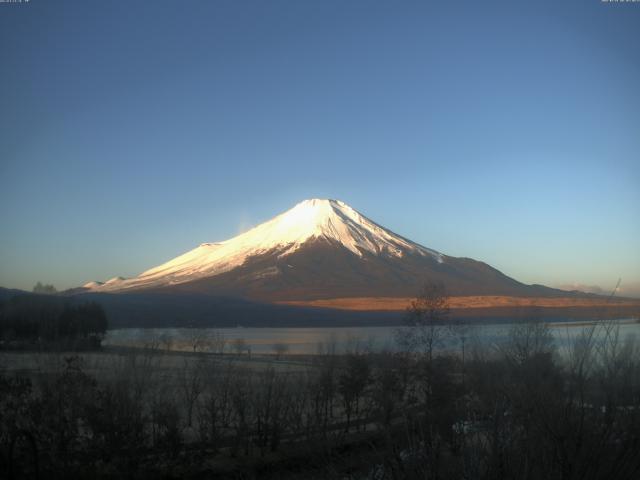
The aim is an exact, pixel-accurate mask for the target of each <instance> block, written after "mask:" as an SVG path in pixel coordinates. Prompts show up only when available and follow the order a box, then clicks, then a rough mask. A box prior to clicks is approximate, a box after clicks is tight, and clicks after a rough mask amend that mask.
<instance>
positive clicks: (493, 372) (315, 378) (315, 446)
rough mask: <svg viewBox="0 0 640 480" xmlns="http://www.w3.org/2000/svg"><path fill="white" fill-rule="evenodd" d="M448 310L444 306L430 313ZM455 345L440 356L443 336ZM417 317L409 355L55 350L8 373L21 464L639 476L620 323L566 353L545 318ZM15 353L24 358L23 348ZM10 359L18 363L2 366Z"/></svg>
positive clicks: (634, 352)
mask: <svg viewBox="0 0 640 480" xmlns="http://www.w3.org/2000/svg"><path fill="white" fill-rule="evenodd" d="M436 313H437V312H436ZM445 334H446V335H456V336H457V338H458V345H459V347H460V351H459V352H458V353H457V354H455V355H453V354H452V355H446V356H445V355H437V354H436V353H437V351H436V349H437V345H438V342H439V341H440V339H441V338H442V336H443V335H445ZM469 337H470V336H469V334H468V331H467V330H466V329H465V327H464V326H457V327H455V328H454V329H451V328H446V329H445V328H444V327H442V326H438V325H434V324H431V323H428V322H426V323H424V322H423V323H419V322H418V323H415V324H414V326H413V327H410V328H407V329H406V330H404V331H403V333H402V334H400V335H399V340H401V341H403V342H405V346H406V347H407V351H405V352H404V353H373V352H368V351H359V350H358V349H357V348H354V349H353V350H352V351H350V352H349V353H347V354H344V355H338V354H336V353H335V349H334V348H333V346H332V345H331V344H326V345H324V347H323V348H322V350H321V351H320V352H319V354H318V355H316V356H314V357H312V358H308V359H307V360H308V362H306V363H303V362H301V361H299V360H295V361H292V358H287V357H284V358H282V359H281V360H276V358H275V357H274V358H272V359H270V361H268V362H267V361H265V362H262V363H261V364H260V365H261V366H260V368H256V366H255V365H254V366H250V365H248V363H247V362H246V361H241V360H240V359H241V358H243V357H241V356H238V355H228V354H227V355H219V354H204V353H200V352H198V351H196V352H195V353H189V354H187V353H180V354H177V353H173V352H171V351H170V350H169V349H167V348H163V345H162V343H156V344H153V345H150V346H149V348H147V349H146V350H140V351H138V352H137V353H135V352H129V353H126V354H122V355H119V356H117V358H118V361H114V362H113V364H112V365H111V366H110V367H109V368H107V369H103V370H96V369H95V368H92V364H91V358H92V357H91V355H94V356H95V355H99V354H83V355H73V354H65V353H60V354H57V355H54V354H47V355H48V360H47V362H46V368H43V369H30V370H27V371H21V370H19V369H12V370H10V371H9V370H7V371H5V373H4V374H3V375H2V376H1V377H0V448H1V450H0V451H1V452H2V456H1V457H0V462H1V465H0V468H2V470H1V471H2V472H6V474H7V475H8V476H9V477H10V478H36V477H38V478H87V477H92V478H120V477H125V476H126V477H128V478H156V477H158V476H163V477H164V478H183V477H187V478H188V477H191V478H199V477H201V476H206V475H209V476H210V475H212V474H215V475H216V478H301V477H304V478H354V479H360V478H362V479H368V478H371V479H387V478H392V479H396V478H428V479H431V478H434V479H435V478H443V479H444V478H446V479H449V478H452V479H458V478H459V479H466V478H479V479H494V478H518V479H520V478H530V479H554V478H557V479H573V478H576V479H578V478H580V479H583V478H594V479H596V478H619V479H623V478H630V479H631V478H637V477H638V475H639V474H640V454H639V453H638V452H639V450H638V447H639V446H640V410H639V409H638V405H640V403H639V401H640V354H639V353H640V352H639V351H638V349H637V346H636V344H635V343H634V342H633V341H632V340H631V339H627V340H624V341H623V340H622V339H621V338H620V337H619V335H618V332H617V327H616V325H615V324H611V323H601V324H598V325H594V326H593V327H592V328H591V329H586V330H585V331H584V333H583V334H582V336H580V337H579V338H578V339H576V340H575V341H573V342H572V344H571V346H570V347H569V348H568V349H567V350H566V351H563V352H558V351H556V349H555V348H554V344H553V341H552V339H551V336H550V334H549V331H548V328H547V327H546V325H545V324H542V323H536V322H533V323H528V324H522V325H520V326H518V327H515V328H514V329H513V330H512V331H511V334H510V337H509V340H508V342H506V343H504V344H502V345H499V346H493V347H482V346H481V345H479V344H475V343H474V342H473V341H471V340H470V339H469ZM12 361H14V360H12ZM4 366H5V367H7V365H4Z"/></svg>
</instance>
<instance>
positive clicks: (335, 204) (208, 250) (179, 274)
mask: <svg viewBox="0 0 640 480" xmlns="http://www.w3.org/2000/svg"><path fill="white" fill-rule="evenodd" d="M316 239H320V240H329V241H333V242H336V243H338V244H340V245H342V246H343V247H344V248H346V249H347V250H349V251H350V252H352V253H353V254H355V255H357V256H363V254H365V253H367V254H373V255H376V256H389V257H396V258H401V257H403V256H404V255H406V254H417V255H419V256H431V257H433V258H435V259H436V260H437V261H438V262H440V263H441V262H442V261H443V258H444V257H443V256H442V255H441V254H440V253H439V252H436V251H435V250H431V249H428V248H425V247H423V246H421V245H418V244H416V243H414V242H411V241H410V240H407V239H405V238H403V237H401V236H399V235H396V234H395V233H393V232H391V231H389V230H387V229H385V228H383V227H381V226H380V225H378V224H376V223H375V222H373V221H371V220H369V219H368V218H367V217H365V216H364V215H361V214H360V213H358V212H357V211H356V210H354V209H353V208H351V207H350V206H349V205H347V204H346V203H344V202H341V201H339V200H325V199H312V200H305V201H303V202H301V203H299V204H297V205H296V206H295V207H293V208H292V209H290V210H288V211H286V212H285V213H283V214H281V215H278V216H277V217H275V218H273V219H272V220H269V221H267V222H265V223H262V224H261V225H258V226H257V227H254V228H252V229H251V230H249V231H247V232H245V233H243V234H241V235H238V236H236V237H234V238H231V239H230V240H226V241H224V242H219V243H203V244H201V245H200V246H199V247H197V248H195V249H193V250H191V251H189V252H187V253H185V254H183V255H180V256H178V257H176V258H174V259H173V260H170V261H168V262H166V263H164V264H162V265H160V266H157V267H154V268H152V269H150V270H147V271H145V272H143V273H141V274H140V275H139V276H137V277H135V278H131V279H124V278H122V277H115V278H113V279H111V280H109V281H107V282H106V283H104V284H100V282H91V283H89V284H86V285H85V288H88V289H90V290H92V291H123V290H129V289H138V288H148V287H156V286H167V285H175V284H181V283H185V282H190V281H192V280H196V279H199V278H204V277H212V276H215V275H219V274H221V273H224V272H228V271H230V270H232V269H234V268H236V267H239V266H241V265H243V264H244V263H245V261H246V260H247V259H249V258H251V257H255V256H258V255H261V254H265V253H276V254H277V256H278V257H279V258H281V257H285V256H287V255H290V254H292V253H294V252H296V251H297V250H298V249H300V247H301V246H302V245H304V244H305V243H307V242H309V241H312V240H316Z"/></svg>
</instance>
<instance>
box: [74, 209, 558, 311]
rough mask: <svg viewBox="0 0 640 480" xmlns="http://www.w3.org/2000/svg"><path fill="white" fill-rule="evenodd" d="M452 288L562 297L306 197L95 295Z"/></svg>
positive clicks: (323, 294) (92, 287)
mask: <svg viewBox="0 0 640 480" xmlns="http://www.w3.org/2000/svg"><path fill="white" fill-rule="evenodd" d="M427 280H428V281H436V282H441V283H443V284H444V285H445V287H446V288H447V290H448V291H449V292H450V293H451V294H452V295H458V296H462V295H507V296H520V297H531V296H559V295H566V294H567V292H563V291H560V290H555V289H551V288H547V287H543V286H540V285H525V284H523V283H520V282H518V281H516V280H514V279H512V278H510V277H508V276H506V275H504V274H503V273H501V272H500V271H498V270H496V269H495V268H493V267H491V266H489V265H487V264H486V263H483V262H479V261H476V260H473V259H470V258H457V257H450V256H447V255H444V254H442V253H440V252H437V251H435V250H432V249H430V248H427V247H424V246H422V245H419V244H417V243H415V242H412V241H410V240H408V239H406V238H404V237H401V236H400V235H397V234H395V233H393V232H392V231H390V230H388V229H386V228H384V227H382V226H380V225H378V224H377V223H375V222H374V221H372V220H370V219H369V218H367V217H365V216H364V215H362V214H361V213H359V212H358V211H356V210H355V209H353V208H352V207H350V206H349V205H347V204H346V203H344V202H341V201H339V200H325V199H312V200H305V201H303V202H301V203H299V204H297V205H296V206H294V207H293V208H291V209H290V210H288V211H286V212H284V213H283V214H281V215H278V216H276V217H275V218H273V219H272V220H269V221H267V222H265V223H263V224H261V225H258V226H257V227H254V228H252V229H251V230H249V231H247V232H245V233H243V234H241V235H238V236H236V237H234V238H231V239H230V240H226V241H224V242H218V243H203V244H201V245H200V246H198V247H196V248H194V249H193V250H191V251H189V252H187V253H185V254H183V255H180V256H178V257H176V258H174V259H173V260H170V261H168V262H166V263H164V264H162V265H159V266H157V267H154V268H151V269H149V270H147V271H145V272H143V273H141V274H140V275H138V276H137V277H135V278H129V279H125V278H122V277H115V278H113V279H111V280H108V281H107V282H104V283H102V282H90V283H88V284H86V285H85V287H84V288H85V289H86V290H87V291H91V292H113V293H127V292H139V291H153V292H163V293H170V292H176V293H178V292H183V293H185V292H186V293H198V294H211V295H225V296H234V297H242V298H247V299H252V300H260V301H300V300H319V299H334V298H352V297H410V296H412V295H414V294H415V293H416V291H417V290H418V289H419V288H420V286H421V285H422V284H424V282H425V281H427Z"/></svg>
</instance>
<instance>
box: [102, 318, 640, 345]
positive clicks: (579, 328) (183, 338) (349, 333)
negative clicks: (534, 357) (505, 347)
mask: <svg viewBox="0 0 640 480" xmlns="http://www.w3.org/2000/svg"><path fill="white" fill-rule="evenodd" d="M615 324H616V325H617V327H618V328H619V335H620V337H621V338H622V339H626V338H631V337H636V336H638V334H640V323H639V321H638V320H637V319H631V318H629V319H623V320H617V321H616V322H615ZM591 325H593V322H579V323H578V322H573V323H572V322H561V323H550V324H549V326H550V329H551V333H552V334H553V337H554V338H555V340H556V343H557V345H558V347H559V348H562V347H564V346H567V345H568V344H569V343H570V342H571V340H572V339H574V338H575V337H576V336H578V335H580V334H581V333H582V332H583V331H584V329H585V328H590V326H591ZM512 326H513V324H508V323H501V324H493V325H491V324H489V325H487V324H484V325H473V326H469V328H468V331H467V333H466V337H467V338H468V339H469V343H471V342H479V343H481V344H484V345H493V344H500V343H501V342H504V341H505V340H506V339H507V337H508V334H509V331H510V329H511V328H512ZM396 330H397V327H327V328H202V329H189V328H147V329H142V328H131V329H117V330H109V331H108V332H107V335H106V337H105V340H104V342H103V344H104V345H105V346H125V347H142V346H145V345H149V344H152V343H157V344H159V346H160V347H161V348H162V345H164V344H165V342H167V343H169V342H170V344H171V349H173V350H185V351H188V350H191V349H192V348H193V347H192V340H193V338H198V339H199V340H201V341H202V342H201V346H200V348H199V349H201V350H204V351H206V350H211V349H212V348H215V347H213V344H214V343H215V340H216V338H224V340H225V341H226V344H227V346H226V350H225V351H232V345H233V344H234V342H237V341H238V339H242V341H243V342H244V344H245V345H246V346H247V348H250V349H251V353H256V354H267V353H274V351H275V348H276V345H278V344H283V345H286V349H287V353H288V354H315V353H319V352H320V351H326V350H327V349H333V348H334V349H335V351H336V352H337V353H344V352H345V351H353V350H360V351H362V350H365V349H369V350H373V351H381V350H385V349H386V350H397V349H398V347H397V345H396V343H395V340H394V333H395V332H396ZM440 348H441V349H445V350H446V349H454V348H456V347H455V343H454V341H453V339H450V340H449V341H448V342H446V343H445V345H443V346H442V347H440Z"/></svg>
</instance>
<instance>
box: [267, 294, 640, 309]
mask: <svg viewBox="0 0 640 480" xmlns="http://www.w3.org/2000/svg"><path fill="white" fill-rule="evenodd" d="M411 300H412V299H411V298H396V297H353V298H329V299H324V300H291V301H280V302H277V303H280V304H284V305H298V306H308V307H325V308H336V309H339V310H362V311H364V310H376V311H402V310H405V309H406V308H407V306H408V305H409V303H410V302H411ZM607 300H608V299H607V298H570V297H559V298H544V297H508V296H499V295H492V296H467V297H451V298H450V299H449V305H450V307H451V308H455V309H464V308H494V307H604V306H611V304H612V303H613V304H615V305H618V306H638V307H640V300H632V299H613V300H612V301H611V302H608V301H607Z"/></svg>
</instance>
